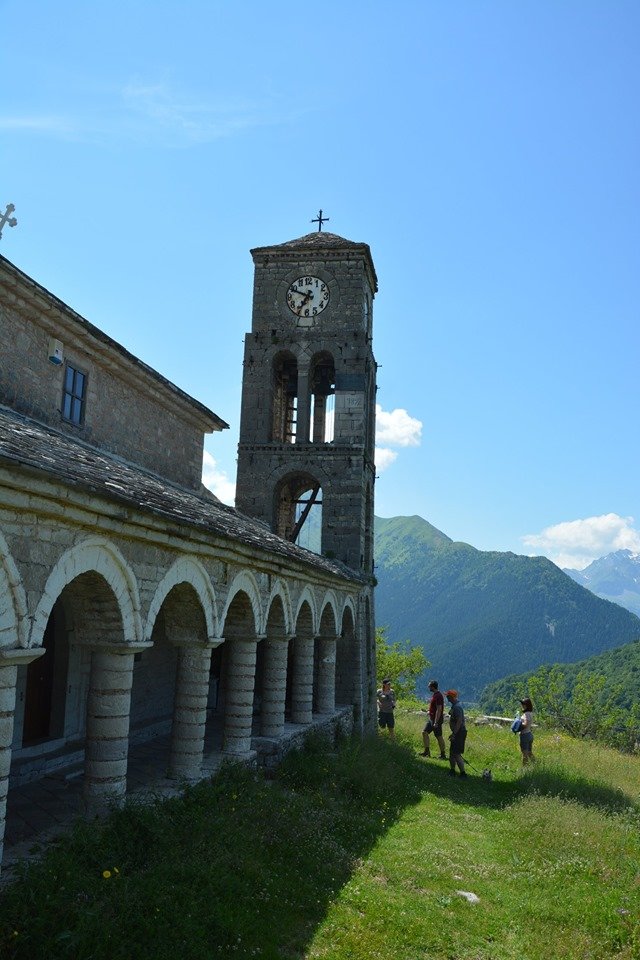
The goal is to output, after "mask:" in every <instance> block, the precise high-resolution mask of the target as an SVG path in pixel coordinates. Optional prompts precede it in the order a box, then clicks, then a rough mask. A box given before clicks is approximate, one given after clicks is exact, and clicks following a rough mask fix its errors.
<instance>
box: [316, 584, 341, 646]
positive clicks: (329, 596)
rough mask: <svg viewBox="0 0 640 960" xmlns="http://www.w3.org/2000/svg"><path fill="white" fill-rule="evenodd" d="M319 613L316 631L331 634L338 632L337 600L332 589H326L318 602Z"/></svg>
mask: <svg viewBox="0 0 640 960" xmlns="http://www.w3.org/2000/svg"><path fill="white" fill-rule="evenodd" d="M320 609H321V611H322V612H321V614H320V623H319V626H318V633H322V634H331V635H332V636H334V637H335V636H336V635H337V633H338V624H339V623H340V617H339V616H338V600H337V598H336V595H335V593H334V592H333V590H327V592H326V594H325V596H324V598H323V600H322V603H321V604H320Z"/></svg>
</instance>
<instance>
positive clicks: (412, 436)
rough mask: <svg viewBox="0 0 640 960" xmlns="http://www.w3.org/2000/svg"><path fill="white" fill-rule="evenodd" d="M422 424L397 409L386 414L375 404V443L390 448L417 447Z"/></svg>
mask: <svg viewBox="0 0 640 960" xmlns="http://www.w3.org/2000/svg"><path fill="white" fill-rule="evenodd" d="M421 439H422V422H421V421H420V420H416V419H415V417H410V416H409V414H408V413H407V411H406V410H403V409H402V408H397V409H395V410H391V411H390V412H387V411H386V410H383V409H382V407H381V406H380V404H379V403H377V404H376V442H377V443H383V444H385V445H389V446H392V447H419V446H420V441H421Z"/></svg>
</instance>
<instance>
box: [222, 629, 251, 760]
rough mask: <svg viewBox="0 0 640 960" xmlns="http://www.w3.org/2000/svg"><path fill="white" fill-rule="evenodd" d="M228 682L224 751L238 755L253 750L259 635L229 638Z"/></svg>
mask: <svg viewBox="0 0 640 960" xmlns="http://www.w3.org/2000/svg"><path fill="white" fill-rule="evenodd" d="M227 644H228V645H229V650H228V653H227V685H226V697H225V713H224V736H223V745H222V749H223V752H224V753H230V754H233V755H234V756H236V755H242V754H246V753H249V752H250V750H251V725H252V722H253V688H254V685H255V679H256V655H257V638H256V637H252V638H250V639H247V640H240V639H237V638H235V637H234V638H233V639H232V640H227Z"/></svg>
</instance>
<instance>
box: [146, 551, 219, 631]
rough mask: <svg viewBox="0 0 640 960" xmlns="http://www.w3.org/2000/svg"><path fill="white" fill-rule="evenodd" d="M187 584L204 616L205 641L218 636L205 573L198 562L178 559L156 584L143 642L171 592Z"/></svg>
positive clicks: (209, 585) (211, 590)
mask: <svg viewBox="0 0 640 960" xmlns="http://www.w3.org/2000/svg"><path fill="white" fill-rule="evenodd" d="M183 583H184V584H189V585H190V586H191V587H192V588H193V590H194V591H195V593H196V595H197V597H198V599H199V601H200V604H201V606H202V612H203V614H204V618H205V623H206V630H207V639H208V640H212V639H213V638H214V637H217V636H219V629H218V616H217V610H216V595H215V591H214V589H213V585H212V583H211V580H210V579H209V577H208V576H207V572H206V570H205V568H204V567H203V566H202V564H201V563H200V562H199V561H198V560H194V559H193V558H192V557H179V558H178V559H177V560H176V561H175V563H174V564H173V565H172V566H171V567H170V568H169V570H167V572H166V574H165V575H164V577H163V578H162V580H161V581H160V583H159V584H158V587H157V589H156V592H155V594H154V596H153V600H152V601H151V606H150V607H149V613H148V615H147V621H146V625H145V629H144V637H145V640H150V639H151V634H152V632H153V627H154V624H155V621H156V617H157V616H158V613H159V612H160V608H161V607H162V604H163V603H164V601H165V600H166V598H167V596H168V594H169V593H170V592H171V590H172V589H173V588H174V587H176V586H178V585H179V584H183Z"/></svg>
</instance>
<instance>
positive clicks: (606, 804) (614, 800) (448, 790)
mask: <svg viewBox="0 0 640 960" xmlns="http://www.w3.org/2000/svg"><path fill="white" fill-rule="evenodd" d="M412 742H413V741H411V740H404V741H403V746H405V747H406V748H407V749H411V747H410V746H409V744H411V743H412ZM413 753H414V758H415V762H416V763H418V764H419V765H420V766H421V767H422V768H423V770H424V774H423V777H424V789H428V790H431V791H432V792H433V793H436V794H438V795H439V796H445V797H448V798H449V799H450V800H452V801H454V802H456V803H463V804H465V805H468V806H487V807H494V808H499V807H503V806H505V805H506V804H509V803H512V802H513V801H515V800H517V799H518V798H519V797H521V796H523V795H526V794H538V795H541V796H554V797H559V798H561V799H563V800H573V801H576V802H577V803H580V804H582V805H583V806H585V807H596V808H597V809H599V810H602V811H606V812H610V813H621V812H624V811H627V810H629V809H630V808H632V809H634V810H636V811H639V810H640V807H639V805H638V800H637V798H634V797H631V796H630V795H629V794H626V793H625V792H624V791H623V790H620V789H618V788H616V787H611V786H608V785H607V784H605V783H603V782H602V781H600V780H597V779H595V778H594V779H589V778H588V777H584V776H582V775H580V774H577V773H574V772H572V771H570V770H567V769H566V768H565V767H563V766H561V765H558V764H554V763H553V762H550V761H548V760H547V761H542V762H540V761H538V762H536V763H533V764H531V765H530V766H529V767H527V768H526V769H524V770H522V771H520V770H518V773H516V774H515V775H514V771H513V766H512V765H511V766H510V768H509V770H508V772H506V775H505V773H504V772H503V770H504V766H505V765H504V763H503V761H502V757H501V755H500V754H498V755H497V756H496V755H492V753H491V752H490V751H488V752H482V751H481V752H480V753H479V754H478V755H477V756H476V755H475V754H474V759H473V761H472V762H471V763H469V762H468V764H467V772H468V774H469V775H468V777H466V778H461V777H459V776H457V775H456V777H455V778H453V777H450V776H448V770H449V764H448V763H445V762H442V763H439V762H438V761H426V762H425V761H422V760H421V759H420V758H419V757H418V756H416V752H415V749H414V750H413ZM496 760H497V765H498V767H500V768H501V773H502V775H501V776H500V777H499V778H496V779H493V780H492V781H487V780H485V779H483V777H482V769H483V767H484V766H486V767H487V768H489V769H491V767H492V762H493V761H496Z"/></svg>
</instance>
